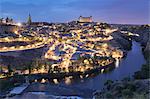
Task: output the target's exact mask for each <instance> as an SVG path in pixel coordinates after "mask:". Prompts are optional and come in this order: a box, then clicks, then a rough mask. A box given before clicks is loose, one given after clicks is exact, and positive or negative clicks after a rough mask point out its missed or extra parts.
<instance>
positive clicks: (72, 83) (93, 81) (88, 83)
mask: <svg viewBox="0 0 150 99" xmlns="http://www.w3.org/2000/svg"><path fill="white" fill-rule="evenodd" d="M144 63H145V59H144V56H143V54H142V48H141V46H140V44H139V43H137V42H135V41H133V42H132V50H130V51H129V52H128V54H127V56H126V57H125V58H123V59H122V60H121V61H120V62H119V63H117V66H116V67H115V68H114V69H113V70H111V71H109V72H107V73H101V74H98V75H96V76H92V77H89V78H88V77H87V78H84V79H72V80H69V79H67V80H66V81H61V82H59V83H58V84H49V85H44V84H38V85H33V86H32V87H31V88H30V91H32V90H33V89H34V90H35V91H39V90H41V89H42V91H43V90H45V91H47V90H49V93H48V94H50V93H51V95H52V93H53V92H54V93H57V91H58V93H57V95H59V93H60V95H61V93H64V92H63V90H65V91H66V92H68V93H71V92H74V90H75V91H77V90H78V92H77V94H78V93H82V92H83V94H86V93H87V94H86V95H87V96H88V92H86V91H87V90H92V91H93V90H100V89H102V88H103V87H104V83H105V82H106V81H107V80H121V79H123V78H124V77H128V76H130V77H132V75H133V74H134V72H136V71H138V70H140V69H141V66H142V64H144ZM48 87H49V89H48ZM36 88H37V89H36ZM61 89H63V90H61ZM69 90H70V92H69ZM84 91H85V92H84ZM92 91H89V92H92ZM66 92H65V93H66ZM89 95H91V94H89ZM42 96H43V95H42ZM46 96H47V95H44V97H45V98H44V99H48V98H46ZM25 97H26V98H28V99H30V98H31V99H33V98H35V96H34V95H33V94H31V93H30V94H27V93H25V94H23V95H21V96H19V97H18V96H15V97H13V98H10V99H25ZM40 97H41V94H40V95H39V94H37V95H36V98H38V99H40Z"/></svg>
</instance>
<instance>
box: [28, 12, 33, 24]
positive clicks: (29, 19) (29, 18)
mask: <svg viewBox="0 0 150 99" xmlns="http://www.w3.org/2000/svg"><path fill="white" fill-rule="evenodd" d="M31 23H32V20H31V15H30V14H29V17H28V21H27V24H28V25H30V24H31Z"/></svg>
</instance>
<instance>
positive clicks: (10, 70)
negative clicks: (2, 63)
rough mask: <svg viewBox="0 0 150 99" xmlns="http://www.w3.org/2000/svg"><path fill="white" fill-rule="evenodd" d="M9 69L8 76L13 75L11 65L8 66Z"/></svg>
mask: <svg viewBox="0 0 150 99" xmlns="http://www.w3.org/2000/svg"><path fill="white" fill-rule="evenodd" d="M7 69H8V74H9V75H11V73H12V72H13V70H12V68H11V65H7Z"/></svg>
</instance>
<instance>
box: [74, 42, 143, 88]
mask: <svg viewBox="0 0 150 99" xmlns="http://www.w3.org/2000/svg"><path fill="white" fill-rule="evenodd" d="M144 63H145V59H144V56H143V54H142V48H141V46H140V44H139V43H137V42H135V41H133V42H132V50H130V51H129V52H128V54H127V56H126V57H125V58H124V59H122V60H121V61H120V62H119V65H118V66H116V68H115V69H113V70H112V71H110V72H107V73H103V74H99V75H97V76H95V77H93V78H90V79H86V80H81V81H79V82H73V84H72V86H76V87H80V88H81V87H82V88H88V89H94V90H97V89H98V90H99V89H101V88H102V87H103V85H104V83H105V82H106V81H107V80H109V79H110V80H121V79H123V78H124V77H128V76H132V75H133V74H134V72H136V71H138V70H140V69H141V66H142V64H144Z"/></svg>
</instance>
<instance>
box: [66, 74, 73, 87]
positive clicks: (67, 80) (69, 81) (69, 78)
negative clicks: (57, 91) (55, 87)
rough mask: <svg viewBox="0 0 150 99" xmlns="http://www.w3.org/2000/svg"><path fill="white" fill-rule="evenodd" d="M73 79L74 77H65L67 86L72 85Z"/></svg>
mask: <svg viewBox="0 0 150 99" xmlns="http://www.w3.org/2000/svg"><path fill="white" fill-rule="evenodd" d="M72 78H73V77H72V76H69V77H65V84H66V85H70V84H71V82H72V81H71V79H72Z"/></svg>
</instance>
